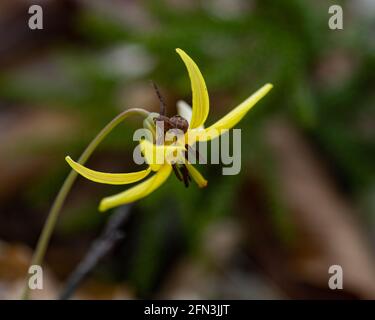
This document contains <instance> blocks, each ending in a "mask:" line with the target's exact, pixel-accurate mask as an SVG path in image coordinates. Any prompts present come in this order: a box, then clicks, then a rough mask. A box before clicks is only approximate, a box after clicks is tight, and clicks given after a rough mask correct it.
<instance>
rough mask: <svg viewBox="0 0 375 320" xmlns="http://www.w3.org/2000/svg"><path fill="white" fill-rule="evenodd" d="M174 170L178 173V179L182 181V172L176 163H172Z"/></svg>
mask: <svg viewBox="0 0 375 320" xmlns="http://www.w3.org/2000/svg"><path fill="white" fill-rule="evenodd" d="M172 168H173V172H174V174H175V175H176V177H177V179H178V180H180V181H182V177H181V172H180V171H179V170H178V168H177V165H176V164H172Z"/></svg>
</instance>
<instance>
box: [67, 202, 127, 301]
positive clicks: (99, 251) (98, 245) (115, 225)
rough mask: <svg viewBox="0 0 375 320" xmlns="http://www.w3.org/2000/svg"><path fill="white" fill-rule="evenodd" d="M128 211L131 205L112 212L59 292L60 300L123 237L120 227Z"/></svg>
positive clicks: (71, 292) (76, 286) (70, 292)
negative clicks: (101, 230) (98, 235)
mask: <svg viewBox="0 0 375 320" xmlns="http://www.w3.org/2000/svg"><path fill="white" fill-rule="evenodd" d="M130 211H131V205H127V206H123V207H120V208H118V209H117V210H116V211H115V212H114V213H113V215H112V216H111V218H110V219H109V221H108V222H107V225H106V227H105V229H104V231H103V233H102V234H101V235H100V237H99V238H97V239H96V240H95V241H94V242H93V244H92V245H91V247H90V249H89V250H88V252H87V254H86V256H85V257H84V258H83V259H82V261H81V262H80V263H79V264H78V266H77V267H76V269H75V270H74V271H73V272H72V274H71V275H70V277H69V279H68V281H67V284H66V286H65V288H64V290H63V291H62V293H61V294H60V299H61V300H66V299H69V297H70V296H71V295H72V294H73V293H74V291H75V290H76V289H77V288H78V286H79V285H80V283H81V282H82V281H83V280H84V279H85V278H86V277H87V276H88V275H89V273H90V272H91V271H92V270H93V269H94V268H95V266H96V265H97V264H98V262H99V261H100V260H101V259H102V258H103V257H104V256H105V255H107V254H108V252H109V251H110V250H111V249H112V248H113V247H114V246H115V245H116V244H117V243H118V242H119V241H120V240H121V239H123V238H124V236H125V234H124V232H122V231H121V230H120V229H121V227H122V226H123V224H124V223H125V222H126V220H127V219H128V217H129V214H130Z"/></svg>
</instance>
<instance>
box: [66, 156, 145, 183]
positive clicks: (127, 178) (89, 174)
mask: <svg viewBox="0 0 375 320" xmlns="http://www.w3.org/2000/svg"><path fill="white" fill-rule="evenodd" d="M65 160H66V162H68V163H69V165H70V166H71V167H72V169H73V170H75V171H76V172H77V173H79V174H80V175H81V176H84V177H85V178H87V179H89V180H91V181H95V182H99V183H106V184H129V183H133V182H137V181H139V180H142V179H143V178H145V177H146V176H147V175H148V174H149V173H150V172H151V168H150V167H149V168H147V169H146V170H142V171H138V172H130V173H105V172H99V171H94V170H91V169H89V168H86V167H84V166H83V165H81V164H79V163H77V162H75V161H73V160H72V158H70V157H66V158H65Z"/></svg>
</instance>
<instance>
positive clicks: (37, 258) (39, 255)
mask: <svg viewBox="0 0 375 320" xmlns="http://www.w3.org/2000/svg"><path fill="white" fill-rule="evenodd" d="M132 115H140V116H144V117H147V116H148V115H149V112H148V111H146V110H144V109H138V108H133V109H128V110H126V111H124V112H122V113H120V114H119V115H118V116H117V117H115V118H114V119H113V120H112V121H111V122H109V123H108V124H107V125H106V126H105V127H104V128H103V129H102V130H101V131H100V132H99V133H98V135H97V136H96V137H95V138H94V139H93V140H92V141H91V143H90V144H89V145H88V146H87V147H86V149H85V151H83V153H82V155H81V156H80V157H79V159H78V163H79V164H82V165H83V164H85V163H86V161H87V160H88V159H89V157H90V156H91V154H92V153H93V152H94V150H95V149H96V147H97V146H98V145H99V144H100V143H101V142H102V141H103V139H104V138H105V137H106V136H107V135H108V134H109V133H110V132H111V131H112V130H113V129H114V128H115V127H116V126H117V125H118V124H120V123H121V122H122V121H123V120H125V119H126V118H127V117H129V116H132ZM77 176H78V173H76V172H75V171H74V170H71V171H70V173H69V175H68V176H67V177H66V179H65V181H64V183H63V185H62V186H61V189H60V191H59V193H58V194H57V196H56V198H55V201H54V202H53V204H52V207H51V209H50V211H49V214H48V216H47V220H46V222H45V224H44V227H43V230H42V233H41V235H40V237H39V240H38V243H37V246H36V249H35V251H34V254H33V257H32V260H31V265H39V266H40V265H41V264H42V263H43V259H44V256H45V253H46V250H47V247H48V243H49V240H50V238H51V235H52V232H53V230H54V228H55V225H56V222H57V218H58V216H59V212H60V210H61V208H62V206H63V204H64V202H65V199H66V197H67V195H68V193H69V191H70V189H71V187H72V185H73V183H74V181H75V179H76V178H77ZM29 293H30V288H29V275H28V276H27V277H26V283H25V287H24V290H23V293H22V299H23V300H27V299H28V297H29Z"/></svg>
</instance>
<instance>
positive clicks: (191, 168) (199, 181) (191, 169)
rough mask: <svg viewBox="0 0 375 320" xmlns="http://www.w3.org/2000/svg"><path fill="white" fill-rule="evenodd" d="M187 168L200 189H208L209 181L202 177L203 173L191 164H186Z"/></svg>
mask: <svg viewBox="0 0 375 320" xmlns="http://www.w3.org/2000/svg"><path fill="white" fill-rule="evenodd" d="M185 166H186V168H187V169H188V171H189V173H190V175H191V177H192V178H193V180H194V181H195V182H196V183H197V185H198V186H199V188H204V187H207V183H208V182H207V180H206V179H205V178H204V177H203V176H202V175H201V173H200V172H199V171H198V170H197V169H196V168H195V167H194V166H193V165H192V164H190V163H188V162H186V163H185Z"/></svg>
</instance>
